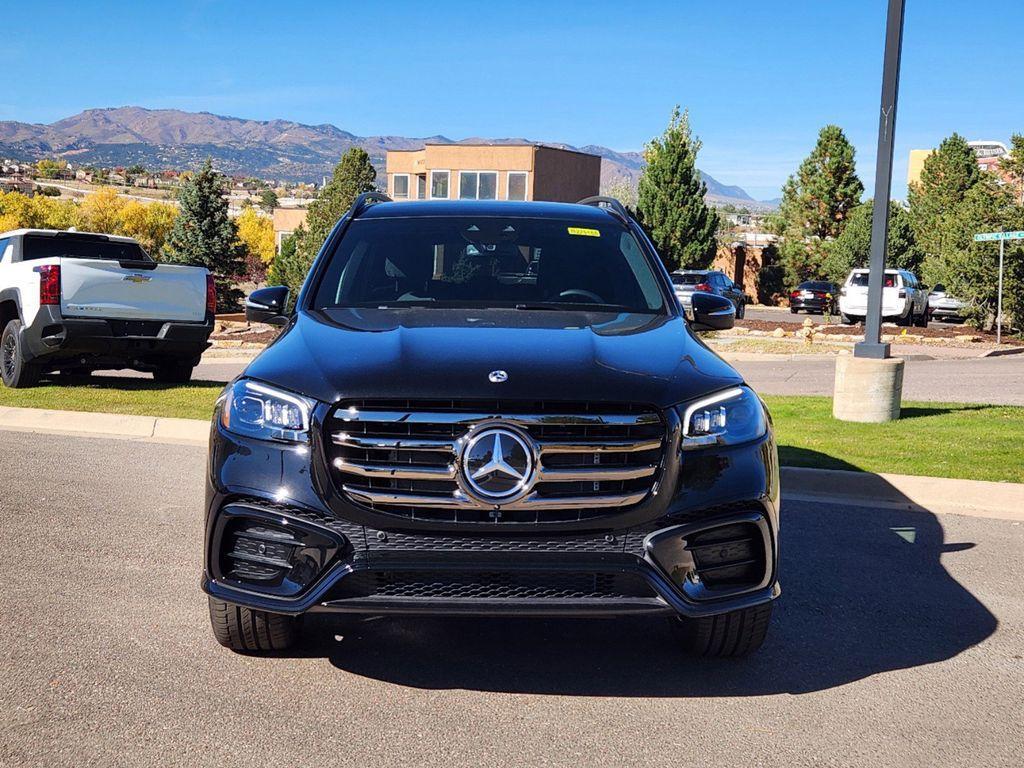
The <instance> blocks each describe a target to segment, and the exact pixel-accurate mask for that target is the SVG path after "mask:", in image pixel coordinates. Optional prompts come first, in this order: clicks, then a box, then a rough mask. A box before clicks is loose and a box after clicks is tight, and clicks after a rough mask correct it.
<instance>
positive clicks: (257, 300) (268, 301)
mask: <svg viewBox="0 0 1024 768" xmlns="http://www.w3.org/2000/svg"><path fill="white" fill-rule="evenodd" d="M287 306H288V289H287V288H286V287H285V286H283V285H274V286H271V287H270V288H260V289H259V290H256V291H253V292H252V293H250V294H249V298H247V299H246V300H245V319H246V320H248V321H249V322H250V323H266V324H267V325H287V324H288V315H287V314H286V311H285V308H286V307H287Z"/></svg>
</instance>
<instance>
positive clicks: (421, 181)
mask: <svg viewBox="0 0 1024 768" xmlns="http://www.w3.org/2000/svg"><path fill="white" fill-rule="evenodd" d="M426 196H427V177H426V176H423V175H420V176H417V177H416V199H417V200H422V199H423V198H425V197H426Z"/></svg>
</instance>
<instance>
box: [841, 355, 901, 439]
mask: <svg viewBox="0 0 1024 768" xmlns="http://www.w3.org/2000/svg"><path fill="white" fill-rule="evenodd" d="M902 397H903V359H902V358H892V357H888V358H885V359H883V360H876V359H872V358H867V357H853V356H852V355H851V356H843V357H837V358H836V384H835V394H834V396H833V398H832V415H833V416H834V417H835V418H837V419H839V420H840V421H862V422H870V423H881V422H884V421H895V420H896V419H898V418H899V417H900V401H901V399H902Z"/></svg>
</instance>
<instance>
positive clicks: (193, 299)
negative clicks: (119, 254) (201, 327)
mask: <svg viewBox="0 0 1024 768" xmlns="http://www.w3.org/2000/svg"><path fill="white" fill-rule="evenodd" d="M60 283H61V297H60V308H61V314H63V315H64V316H65V317H95V318H110V319H122V320H176V321H179V322H202V321H203V320H204V319H205V317H206V272H205V270H203V269H199V268H197V267H186V266H180V265H176V264H159V265H157V267H156V268H155V269H153V268H150V269H132V268H131V267H123V266H121V264H120V262H117V261H113V260H107V259H74V258H64V259H61V262H60Z"/></svg>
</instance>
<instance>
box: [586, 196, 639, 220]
mask: <svg viewBox="0 0 1024 768" xmlns="http://www.w3.org/2000/svg"><path fill="white" fill-rule="evenodd" d="M577 205H593V206H594V207H596V208H604V209H605V210H606V211H608V212H609V213H611V214H612V215H613V216H616V217H618V218H620V219H622V222H623V223H624V224H626V225H628V224H629V221H630V216H629V211H627V210H626V206H624V205H623V204H622V203H620V202H619V201H618V200H616V199H615V198H614V197H606V196H604V195H595V196H594V197H585V198H583V199H582V200H580V201H579V203H577Z"/></svg>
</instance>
